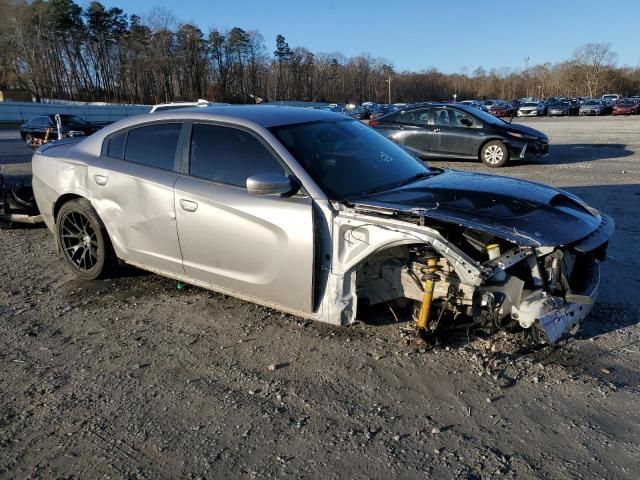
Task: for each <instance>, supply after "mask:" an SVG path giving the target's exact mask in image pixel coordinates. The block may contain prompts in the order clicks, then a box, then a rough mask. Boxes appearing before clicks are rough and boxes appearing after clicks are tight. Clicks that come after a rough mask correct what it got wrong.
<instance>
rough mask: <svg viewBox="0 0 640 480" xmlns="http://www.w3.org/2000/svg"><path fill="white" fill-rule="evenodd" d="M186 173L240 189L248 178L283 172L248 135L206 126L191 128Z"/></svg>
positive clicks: (234, 130)
mask: <svg viewBox="0 0 640 480" xmlns="http://www.w3.org/2000/svg"><path fill="white" fill-rule="evenodd" d="M129 141H130V140H129ZM189 172H190V174H191V175H193V176H194V177H200V178H204V179H206V180H212V181H215V182H220V183H226V184H229V185H235V186H238V187H243V188H245V187H246V182H247V178H248V177H250V176H252V175H256V174H258V173H280V174H284V173H285V172H284V169H283V168H282V166H281V165H280V164H279V163H278V161H277V160H276V159H275V157H274V156H273V155H272V154H271V152H269V150H267V148H266V147H265V146H264V145H262V143H260V141H258V139H257V138H255V137H254V136H253V135H251V134H250V133H247V132H245V131H243V130H238V129H235V128H229V127H221V126H218V125H206V124H195V125H194V126H193V133H192V135H191V164H190V170H189Z"/></svg>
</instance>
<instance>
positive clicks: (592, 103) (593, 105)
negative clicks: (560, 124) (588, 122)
mask: <svg viewBox="0 0 640 480" xmlns="http://www.w3.org/2000/svg"><path fill="white" fill-rule="evenodd" d="M610 111H611V107H609V106H608V105H606V104H605V103H603V102H602V101H601V100H587V101H586V102H584V103H583V104H582V105H580V110H579V114H580V115H605V114H607V113H609V112H610Z"/></svg>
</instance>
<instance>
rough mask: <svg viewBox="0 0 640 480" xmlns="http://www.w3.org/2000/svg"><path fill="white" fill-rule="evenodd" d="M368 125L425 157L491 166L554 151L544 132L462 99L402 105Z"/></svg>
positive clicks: (536, 156) (500, 165) (419, 155)
mask: <svg viewBox="0 0 640 480" xmlns="http://www.w3.org/2000/svg"><path fill="white" fill-rule="evenodd" d="M369 125H370V126H372V127H373V128H375V129H376V130H378V131H379V132H380V133H382V134H383V135H385V136H386V137H387V138H390V139H391V140H393V141H394V142H397V143H399V144H401V145H403V146H405V147H406V148H407V149H409V150H410V151H411V152H413V153H414V154H415V155H417V156H418V157H421V158H466V159H480V160H481V161H482V162H483V163H484V164H485V165H487V166H489V167H502V166H504V165H505V164H506V163H507V162H508V161H509V159H516V158H520V159H524V158H529V159H531V158H538V157H541V156H543V155H546V154H547V153H548V152H549V139H548V138H547V136H546V135H545V134H544V133H542V132H539V131H538V130H534V129H533V128H530V127H526V126H524V125H515V124H510V123H507V122H505V121H503V120H500V119H499V118H496V117H494V116H493V115H490V114H488V113H486V112H483V111H481V110H478V109H476V108H473V107H469V106H467V105H461V104H459V103H456V104H430V105H426V106H420V107H416V108H412V109H406V110H400V111H399V112H395V113H392V114H390V115H385V116H384V117H380V118H378V119H376V120H373V121H370V122H369Z"/></svg>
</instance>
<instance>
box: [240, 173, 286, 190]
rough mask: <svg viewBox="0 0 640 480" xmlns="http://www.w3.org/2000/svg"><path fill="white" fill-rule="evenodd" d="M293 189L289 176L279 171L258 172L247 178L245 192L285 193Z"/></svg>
mask: <svg viewBox="0 0 640 480" xmlns="http://www.w3.org/2000/svg"><path fill="white" fill-rule="evenodd" d="M295 189H296V185H295V184H294V182H293V181H292V180H291V178H290V177H288V176H286V175H282V174H279V173H258V174H257V175H252V176H250V177H249V178H247V192H249V193H252V194H253V195H286V194H288V193H293V191H294V190H295Z"/></svg>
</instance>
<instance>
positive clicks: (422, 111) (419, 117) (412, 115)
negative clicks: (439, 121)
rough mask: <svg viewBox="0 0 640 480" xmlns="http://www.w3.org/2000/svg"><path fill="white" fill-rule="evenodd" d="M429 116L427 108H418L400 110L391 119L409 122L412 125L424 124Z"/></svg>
mask: <svg viewBox="0 0 640 480" xmlns="http://www.w3.org/2000/svg"><path fill="white" fill-rule="evenodd" d="M428 118H429V109H428V108H419V109H416V110H401V111H400V112H398V114H397V115H396V117H395V118H394V119H393V121H394V122H397V123H411V124H414V125H426V124H427V120H428Z"/></svg>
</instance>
